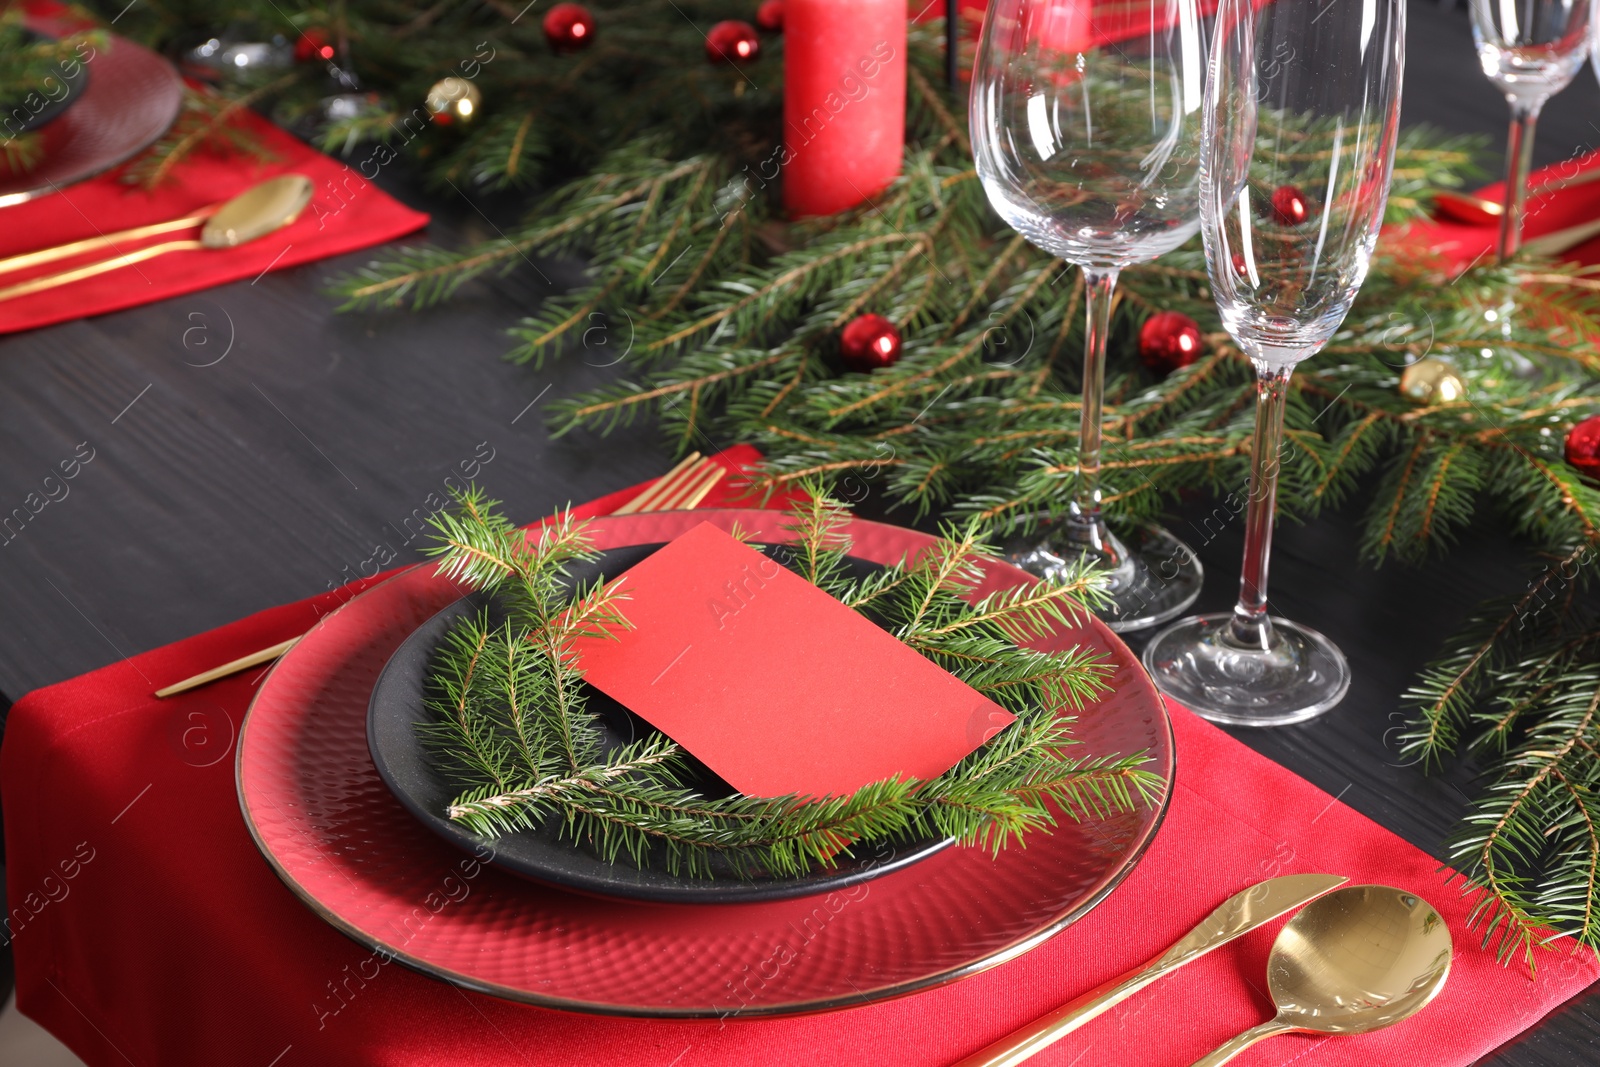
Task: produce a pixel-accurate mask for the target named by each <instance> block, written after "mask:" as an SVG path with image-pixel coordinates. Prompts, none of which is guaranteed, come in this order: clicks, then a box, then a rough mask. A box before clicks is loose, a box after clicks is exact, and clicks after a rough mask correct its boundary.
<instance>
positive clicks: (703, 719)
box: [577, 524, 1013, 797]
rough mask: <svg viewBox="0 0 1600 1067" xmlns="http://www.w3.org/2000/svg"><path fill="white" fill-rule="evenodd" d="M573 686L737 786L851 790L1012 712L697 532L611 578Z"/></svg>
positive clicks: (921, 770) (943, 759)
mask: <svg viewBox="0 0 1600 1067" xmlns="http://www.w3.org/2000/svg"><path fill="white" fill-rule="evenodd" d="M619 582H620V587H621V589H622V591H623V592H624V593H625V594H626V595H627V597H628V599H626V600H623V601H621V602H620V604H619V607H620V609H621V612H622V614H623V616H624V617H625V618H626V619H627V620H628V623H629V628H628V629H626V630H624V631H622V632H620V633H618V634H617V635H616V639H615V640H607V639H601V638H593V639H584V640H583V641H581V642H579V643H578V648H577V652H578V656H579V663H580V665H581V667H582V669H583V671H584V675H585V678H586V679H587V681H588V682H589V683H590V684H591V685H594V686H595V687H597V688H598V689H600V690H601V691H603V692H605V693H607V694H609V695H610V696H612V697H614V698H615V699H616V700H618V701H620V702H621V703H622V704H623V705H624V706H625V707H627V708H628V709H629V710H631V711H633V712H634V713H635V714H637V715H639V716H640V717H642V718H644V719H645V720H646V721H647V722H649V723H650V724H651V725H652V726H654V727H655V728H656V729H658V730H660V731H661V732H662V733H664V734H666V735H667V736H668V737H670V738H672V739H673V740H674V741H676V742H677V743H678V744H679V745H681V746H683V748H684V749H686V750H687V751H689V752H690V753H692V754H693V755H694V756H695V757H697V758H698V759H700V760H701V761H702V762H703V763H705V764H706V766H708V767H710V768H711V769H712V770H713V771H714V772H716V773H717V774H718V775H719V776H721V777H722V778H723V779H724V780H726V781H727V782H728V783H729V784H730V785H732V786H733V787H734V788H735V789H737V790H739V791H740V792H741V793H745V794H747V795H750V796H768V797H770V796H787V795H790V794H801V795H807V796H813V797H822V796H838V795H843V794H848V793H852V792H854V791H855V790H857V789H859V788H860V787H861V786H863V785H866V784H868V783H869V782H875V781H880V780H882V779H885V778H891V777H895V776H905V777H914V778H921V779H928V778H934V777H937V776H938V775H940V774H943V773H944V772H945V771H947V770H949V769H950V768H951V767H953V766H955V764H956V763H957V762H959V761H960V760H961V758H962V757H963V756H966V755H967V754H968V753H970V752H972V751H973V750H974V749H976V748H977V747H978V746H979V745H980V744H982V743H983V741H984V740H985V739H987V738H988V737H991V736H993V734H994V732H995V730H996V729H997V728H1003V727H1004V726H1006V725H1008V724H1009V723H1010V722H1011V721H1012V719H1013V717H1012V716H1011V715H1010V714H1009V713H1007V712H1005V711H1004V710H1002V709H1001V708H1000V706H999V705H997V704H995V703H994V702H993V701H991V700H989V699H988V698H987V697H985V696H983V695H982V694H981V693H979V692H978V691H977V690H975V689H973V688H972V687H971V686H969V685H967V684H966V683H965V682H962V681H961V680H960V679H958V678H956V677H955V676H954V675H952V674H950V673H949V672H948V671H945V670H944V669H943V668H941V667H939V666H938V665H937V664H935V663H932V662H930V661H929V660H928V659H926V658H925V657H923V656H922V655H920V654H919V653H917V652H915V651H913V650H911V649H910V648H907V647H906V646H905V645H904V644H902V643H901V642H900V641H898V640H897V639H895V637H893V636H892V635H891V634H889V633H887V632H885V631H884V630H882V629H880V628H879V627H878V626H876V625H874V624H873V623H872V622H871V621H869V620H868V619H866V618H864V617H862V616H861V615H860V614H859V613H857V612H856V611H854V610H853V609H851V608H848V607H845V606H844V605H843V604H841V603H840V602H839V601H837V600H835V599H834V598H833V597H831V596H829V595H828V594H827V593H825V592H823V591H822V590H821V589H818V588H817V587H816V586H814V585H812V584H811V583H810V582H808V581H806V580H805V579H804V578H802V577H800V576H799V575H797V574H795V573H793V572H792V571H790V570H788V569H787V568H785V567H782V566H780V565H778V564H777V563H775V562H774V561H773V560H771V559H769V558H768V557H767V556H764V555H762V554H761V553H760V552H758V551H756V550H755V549H753V548H750V547H749V546H747V545H744V544H741V543H740V542H739V541H738V540H736V539H735V538H733V537H730V536H729V535H728V534H726V533H723V532H722V531H721V530H718V529H716V528H715V527H713V526H711V525H709V524H701V525H700V526H697V527H695V528H694V529H693V530H690V531H689V532H688V533H686V534H684V535H683V536H681V537H679V538H677V539H676V540H674V541H673V542H672V543H671V544H669V545H667V546H666V547H665V548H663V549H661V550H660V551H659V552H656V553H655V554H654V555H652V556H650V557H649V558H647V559H645V560H644V561H642V562H641V563H639V564H637V565H636V566H634V567H633V568H631V569H630V570H628V571H627V572H625V573H624V574H623V575H622V576H621V578H620V579H619Z"/></svg>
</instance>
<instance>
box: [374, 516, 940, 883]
mask: <svg viewBox="0 0 1600 1067" xmlns="http://www.w3.org/2000/svg"><path fill="white" fill-rule="evenodd" d="M662 547H663V546H661V545H639V546H636V547H633V548H626V549H617V550H615V551H611V552H606V553H604V554H603V555H602V556H601V558H600V559H599V560H597V561H596V562H594V563H591V564H580V565H575V566H573V567H572V568H571V570H572V578H573V580H574V581H575V582H588V581H592V580H593V579H594V578H596V577H599V576H600V575H602V574H603V575H608V576H615V575H619V574H621V573H622V572H623V571H625V570H627V569H628V568H629V567H632V566H633V565H634V564H636V563H638V562H639V561H641V560H643V559H644V558H645V557H647V556H649V555H650V554H652V553H653V552H656V551H657V550H659V549H660V548H662ZM763 551H765V552H766V553H767V554H768V555H770V556H771V557H772V558H774V559H776V560H777V561H778V562H780V563H784V564H787V563H788V559H787V551H786V550H785V549H784V548H782V547H781V546H769V547H766V548H764V549H763ZM850 565H851V567H852V568H853V569H855V570H856V571H857V572H858V573H863V574H865V573H869V572H871V571H873V570H878V569H879V567H878V565H877V564H874V563H869V562H866V561H865V560H855V559H852V560H851V561H850ZM487 603H488V602H487V601H486V600H485V599H483V598H481V597H479V596H476V595H475V596H468V597H463V598H462V599H460V600H458V601H456V602H455V603H454V604H451V605H450V606H449V607H447V608H445V609H444V610H443V611H441V612H439V613H438V614H437V615H435V616H434V617H433V618H431V619H429V620H428V621H427V622H426V623H424V624H423V625H422V626H420V627H418V629H417V631H416V632H415V633H413V634H412V635H411V636H410V637H408V638H406V640H405V643H404V644H402V645H401V646H400V647H399V648H398V649H396V650H395V653H394V655H393V656H391V657H390V658H389V662H388V663H387V664H386V665H385V666H384V668H383V673H382V674H381V675H379V676H378V684H377V685H376V686H374V687H373V690H372V701H371V703H370V704H369V705H368V708H367V747H368V749H369V750H370V751H371V752H372V761H373V763H374V764H376V765H377V768H378V774H379V775H380V776H381V777H382V778H383V781H384V783H385V784H386V785H387V786H388V787H389V789H390V790H391V791H392V792H393V793H394V795H395V796H396V797H397V798H399V800H400V803H401V804H403V805H405V807H406V809H407V810H409V811H410V812H411V814H413V815H415V816H416V817H417V818H418V819H419V820H421V822H422V823H423V825H425V826H427V827H428V828H429V829H430V830H432V831H433V832H434V833H436V834H438V835H439V836H440V837H443V838H444V839H445V840H447V841H450V842H451V843H453V844H455V845H457V846H458V847H460V848H461V849H463V850H465V851H468V852H473V853H475V854H477V855H480V856H481V855H482V854H483V852H482V850H483V849H484V848H485V846H488V847H491V848H492V849H493V853H494V855H493V859H492V860H491V862H492V863H494V864H496V865H497V866H500V867H504V868H505V869H506V870H509V871H511V872H513V873H515V874H519V875H521V876H523V877H525V878H529V879H532V880H533V881H537V882H544V883H546V884H549V885H556V886H560V887H562V888H564V889H575V890H578V891H579V892H584V893H591V894H595V895H598V896H607V897H625V898H628V899H631V900H649V901H658V902H669V903H680V904H681V903H694V902H701V903H717V904H722V903H727V902H729V901H739V900H747V901H758V900H783V899H785V898H788V897H800V896H809V895H812V894H815V893H828V892H832V891H833V890H836V889H842V888H845V887H847V886H852V885H855V884H857V883H859V882H864V881H867V880H868V879H870V878H876V877H877V876H878V875H881V874H887V873H888V872H889V871H892V870H898V869H900V868H902V867H905V866H907V865H909V864H912V863H915V862H917V861H918V860H921V859H923V858H925V857H927V856H930V855H932V854H933V853H935V852H937V851H939V850H940V849H942V848H945V847H946V846H948V845H950V844H951V843H952V842H951V840H950V839H944V840H929V839H926V838H923V839H918V840H912V841H896V842H894V847H893V851H892V852H890V851H888V850H885V853H886V854H887V855H889V856H892V857H893V858H892V859H891V860H887V861H884V860H880V859H879V858H877V857H876V856H874V855H873V850H872V849H871V848H870V847H861V848H858V849H857V850H856V851H857V853H858V854H857V855H853V856H852V855H845V856H841V857H840V859H839V865H838V866H837V867H836V868H834V869H832V870H828V871H816V872H813V873H811V874H807V875H803V876H801V877H798V878H777V877H773V876H771V875H767V874H765V873H761V872H745V874H744V875H743V876H741V875H740V873H739V872H737V871H736V870H735V869H734V868H733V867H732V865H731V864H729V863H726V862H722V863H720V864H719V865H718V867H717V870H716V876H715V877H713V878H689V877H685V876H677V875H672V874H669V873H667V871H666V870H665V869H663V867H662V865H661V864H660V862H659V859H658V861H657V862H656V863H654V864H652V865H651V866H650V867H648V868H645V869H641V868H637V867H635V866H633V865H632V864H631V863H629V862H628V861H627V860H622V861H619V862H617V863H614V864H613V863H608V862H606V861H605V859H603V858H602V857H601V856H600V855H599V854H598V853H597V852H595V851H594V850H592V849H589V848H586V847H585V846H583V845H582V844H579V843H576V842H573V841H571V840H563V839H561V838H560V837H559V836H558V834H557V831H556V828H555V827H554V826H553V825H550V824H546V825H544V826H541V827H540V828H539V829H537V830H532V831H524V832H522V833H517V834H508V835H506V836H504V837H500V838H497V839H494V840H492V841H491V840H489V839H486V838H482V837H479V836H478V835H477V834H474V833H471V832H470V831H468V830H466V829H465V828H463V827H461V826H459V825H457V824H456V823H453V822H451V821H450V820H449V819H446V818H445V817H444V815H443V812H444V809H445V807H446V806H447V805H449V803H450V802H451V801H452V800H453V799H455V792H456V790H455V788H454V787H453V786H451V785H450V784H449V783H448V782H446V781H445V780H444V779H443V778H442V777H441V776H440V775H439V773H438V771H436V770H435V769H434V766H433V763H432V760H431V759H430V758H429V756H428V753H427V751H426V749H425V748H424V747H423V744H422V742H421V740H420V739H419V738H418V736H417V725H418V724H419V723H421V722H424V721H426V716H427V713H426V711H425V709H424V705H423V682H424V679H425V677H426V674H427V668H428V665H429V664H430V663H431V662H432V661H433V657H434V653H435V651H436V650H437V649H438V647H439V645H440V643H441V642H442V641H443V639H444V637H445V634H446V633H447V632H448V631H449V629H450V627H451V626H452V625H453V624H454V623H455V622H456V621H457V620H459V619H461V618H462V617H463V616H465V615H467V614H469V613H472V612H476V611H479V610H481V609H482V608H483V607H484V606H485V605H486V604H487ZM488 606H489V608H490V611H491V612H492V611H493V610H494V609H493V605H492V604H489V605H488ZM587 699H588V707H589V709H590V710H591V711H594V712H596V713H597V714H598V716H599V718H600V720H601V724H602V732H603V735H604V744H605V746H606V747H607V748H608V749H609V748H612V747H615V746H618V745H623V744H627V743H628V742H630V741H633V740H635V739H636V738H638V737H639V736H641V735H642V734H643V733H644V732H647V731H649V730H650V729H651V727H650V726H649V725H648V724H647V723H645V722H644V720H643V719H640V718H639V717H638V716H636V715H634V714H633V713H632V712H630V711H629V710H628V709H626V708H624V707H623V706H622V705H621V704H619V703H617V702H616V701H615V700H612V699H611V698H610V697H608V696H606V695H605V694H604V693H602V692H600V691H599V690H597V689H594V688H588V689H587ZM691 768H692V772H693V779H694V780H693V782H692V784H693V786H694V787H695V788H697V789H698V790H699V791H700V792H701V793H703V794H704V795H706V796H727V795H729V794H731V793H732V792H733V788H732V787H731V786H730V785H728V784H727V783H726V782H724V781H723V780H722V779H720V778H718V777H717V776H716V775H714V774H712V773H711V771H710V770H709V769H708V768H706V767H705V766H704V765H703V764H700V763H698V762H697V761H693V760H691Z"/></svg>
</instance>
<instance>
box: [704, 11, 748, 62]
mask: <svg viewBox="0 0 1600 1067" xmlns="http://www.w3.org/2000/svg"><path fill="white" fill-rule="evenodd" d="M760 54H761V38H760V37H758V36H756V28H755V27H754V26H752V25H750V24H749V23H748V22H740V21H739V20H738V19H725V20H724V21H722V22H719V23H717V24H716V25H715V26H713V27H711V32H710V33H708V34H706V58H707V59H709V60H710V61H711V62H713V63H721V62H722V61H723V60H727V61H729V62H731V63H748V62H749V61H750V60H752V59H754V58H755V57H756V56H758V55H760Z"/></svg>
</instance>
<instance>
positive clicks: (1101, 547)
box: [1071, 267, 1122, 567]
mask: <svg viewBox="0 0 1600 1067" xmlns="http://www.w3.org/2000/svg"><path fill="white" fill-rule="evenodd" d="M1117 274H1118V271H1117V270H1115V269H1112V270H1091V269H1090V268H1088V267H1084V268H1083V290H1084V309H1085V312H1086V314H1087V316H1088V323H1087V326H1086V328H1085V330H1084V343H1083V419H1082V422H1081V423H1080V425H1079V431H1078V494H1077V499H1075V500H1074V501H1073V502H1072V522H1071V527H1072V539H1073V541H1075V542H1078V543H1079V544H1081V545H1084V546H1086V547H1090V548H1093V549H1094V550H1095V551H1096V552H1099V553H1101V554H1102V555H1104V556H1106V557H1107V560H1106V562H1107V563H1108V564H1109V565H1110V566H1112V567H1116V566H1117V565H1118V564H1119V563H1121V562H1122V561H1121V559H1120V558H1118V557H1119V553H1118V551H1117V550H1116V549H1115V547H1114V546H1115V544H1116V542H1115V541H1114V540H1113V539H1112V538H1111V536H1110V535H1109V533H1108V532H1107V530H1106V524H1105V519H1104V518H1102V517H1101V515H1100V447H1101V443H1102V439H1103V436H1104V435H1103V432H1102V428H1101V410H1102V408H1103V406H1104V403H1105V392H1106V334H1107V332H1108V331H1109V330H1110V329H1111V299H1112V294H1113V293H1114V292H1115V291H1116V288H1117Z"/></svg>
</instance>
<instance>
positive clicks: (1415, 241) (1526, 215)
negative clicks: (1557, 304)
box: [1379, 152, 1600, 270]
mask: <svg viewBox="0 0 1600 1067" xmlns="http://www.w3.org/2000/svg"><path fill="white" fill-rule="evenodd" d="M1596 167H1600V152H1590V153H1588V154H1587V155H1582V156H1577V157H1575V158H1573V159H1567V160H1563V161H1562V162H1560V163H1556V164H1554V165H1552V166H1548V167H1545V168H1544V169H1543V170H1537V171H1534V172H1533V174H1532V175H1531V176H1530V177H1529V179H1528V186H1529V188H1530V189H1536V188H1538V187H1539V186H1540V185H1543V184H1545V183H1547V182H1553V181H1559V180H1570V179H1571V178H1573V177H1575V176H1577V175H1579V174H1583V173H1585V172H1586V171H1590V170H1593V169H1595V168H1596ZM1505 188H1506V184H1505V182H1495V183H1494V184H1493V185H1486V186H1484V187H1483V188H1482V189H1479V190H1478V191H1477V192H1476V193H1474V194H1473V195H1474V196H1479V197H1482V198H1483V199H1485V200H1489V201H1492V202H1494V203H1496V204H1499V203H1504V201H1505ZM1595 219H1600V181H1596V182H1589V183H1588V184H1584V185H1572V186H1568V187H1566V188H1563V189H1554V190H1551V191H1550V192H1548V193H1546V194H1544V195H1542V196H1537V197H1530V198H1529V200H1528V202H1527V206H1526V207H1525V208H1524V210H1523V215H1522V238H1523V240H1524V241H1526V240H1529V239H1531V238H1534V237H1543V236H1545V235H1546V234H1551V233H1555V232H1556V231H1558V230H1564V229H1566V228H1568V227H1569V226H1577V225H1579V224H1581V223H1585V222H1591V221H1593V220H1595ZM1499 239H1500V227H1499V224H1498V223H1496V224H1494V225H1489V226H1468V225H1465V224H1464V223H1460V222H1455V221H1453V220H1451V219H1447V218H1442V217H1441V218H1438V219H1435V220H1433V221H1430V222H1415V223H1412V224H1410V225H1409V226H1403V227H1397V228H1393V229H1390V230H1386V231H1385V232H1384V236H1383V239H1382V242H1381V244H1380V246H1379V247H1380V249H1381V250H1382V251H1384V252H1386V253H1389V254H1391V255H1393V254H1396V253H1402V252H1403V253H1408V254H1420V255H1425V256H1427V257H1429V258H1433V259H1437V260H1438V261H1439V262H1441V263H1442V264H1444V265H1445V266H1446V267H1447V268H1450V269H1454V270H1462V269H1465V268H1466V267H1468V266H1470V265H1472V264H1474V263H1486V262H1492V257H1493V256H1494V250H1495V245H1496V243H1497V242H1498V241H1499ZM1561 258H1562V259H1567V260H1571V261H1572V262H1574V263H1583V264H1594V263H1600V236H1596V237H1594V238H1592V239H1590V240H1588V241H1585V242H1584V243H1583V244H1580V245H1577V246H1575V247H1573V248H1572V249H1571V250H1570V251H1568V252H1566V253H1564V254H1563V255H1562V256H1561Z"/></svg>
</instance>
